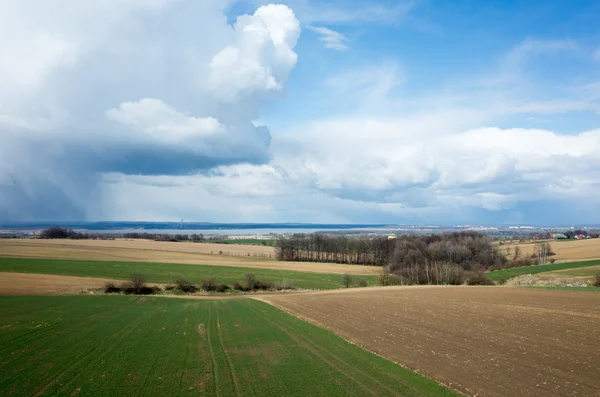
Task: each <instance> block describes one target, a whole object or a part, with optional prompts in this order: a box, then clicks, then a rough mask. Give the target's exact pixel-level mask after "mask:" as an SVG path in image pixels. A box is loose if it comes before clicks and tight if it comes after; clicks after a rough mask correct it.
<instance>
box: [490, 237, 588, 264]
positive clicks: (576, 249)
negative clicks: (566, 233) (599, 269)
mask: <svg viewBox="0 0 600 397" xmlns="http://www.w3.org/2000/svg"><path fill="white" fill-rule="evenodd" d="M549 243H550V245H551V246H552V250H553V251H554V252H555V253H556V255H555V256H552V258H553V259H556V260H557V261H560V262H574V261H585V260H592V259H600V238H592V239H585V240H552V241H549ZM516 246H518V247H519V248H520V249H521V252H522V254H523V255H532V254H533V253H534V249H535V244H534V243H523V244H511V245H502V246H500V247H499V249H500V250H501V251H506V249H507V247H508V248H509V249H510V250H511V251H514V249H515V247H516Z"/></svg>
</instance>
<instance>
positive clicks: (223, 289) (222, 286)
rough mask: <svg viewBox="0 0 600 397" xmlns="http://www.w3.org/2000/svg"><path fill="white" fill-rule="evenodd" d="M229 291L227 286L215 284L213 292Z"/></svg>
mask: <svg viewBox="0 0 600 397" xmlns="http://www.w3.org/2000/svg"><path fill="white" fill-rule="evenodd" d="M228 290H229V285H227V284H217V286H216V288H215V292H227V291H228Z"/></svg>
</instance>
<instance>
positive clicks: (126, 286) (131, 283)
mask: <svg viewBox="0 0 600 397" xmlns="http://www.w3.org/2000/svg"><path fill="white" fill-rule="evenodd" d="M161 291H162V288H160V287H157V286H155V287H151V286H149V285H147V284H146V279H145V278H144V276H142V275H141V274H139V273H131V276H129V280H128V281H126V282H124V283H123V284H122V285H121V286H116V285H115V284H114V283H107V284H105V285H104V292H106V293H124V294H126V295H130V294H133V295H151V294H156V293H159V292H161Z"/></svg>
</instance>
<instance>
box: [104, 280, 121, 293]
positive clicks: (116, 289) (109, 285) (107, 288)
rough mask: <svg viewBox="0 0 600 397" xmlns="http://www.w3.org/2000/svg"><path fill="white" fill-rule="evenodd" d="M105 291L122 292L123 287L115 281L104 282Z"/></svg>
mask: <svg viewBox="0 0 600 397" xmlns="http://www.w3.org/2000/svg"><path fill="white" fill-rule="evenodd" d="M104 292H105V293H107V294H114V293H119V292H121V288H119V287H117V286H116V285H115V284H114V283H106V284H104Z"/></svg>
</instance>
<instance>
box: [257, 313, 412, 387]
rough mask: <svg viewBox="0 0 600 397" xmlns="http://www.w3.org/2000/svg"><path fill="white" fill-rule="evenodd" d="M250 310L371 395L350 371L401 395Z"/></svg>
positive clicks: (287, 329)
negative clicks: (336, 363)
mask: <svg viewBox="0 0 600 397" xmlns="http://www.w3.org/2000/svg"><path fill="white" fill-rule="evenodd" d="M250 310H252V311H253V312H254V313H256V314H257V315H259V316H261V317H262V318H263V319H264V320H265V321H266V322H268V323H269V324H271V325H272V326H274V327H276V328H278V329H279V330H280V331H282V332H283V333H284V334H286V335H287V336H289V337H290V338H291V339H292V340H294V341H296V342H297V343H299V344H300V345H301V346H303V347H305V348H306V349H307V350H309V351H310V352H311V353H312V354H313V355H314V356H315V357H317V358H318V359H319V360H321V361H322V362H324V363H325V364H327V365H329V367H331V368H332V369H335V370H336V371H338V372H339V373H341V374H343V375H344V376H345V377H346V378H348V380H350V381H351V382H353V383H355V384H357V385H358V386H360V387H361V388H362V389H364V390H365V391H366V392H367V393H369V394H371V395H373V396H377V395H378V394H377V393H376V392H374V391H373V390H371V388H369V387H368V386H367V385H365V384H364V383H362V382H360V381H358V380H357V379H356V377H353V376H351V373H350V372H354V374H355V375H356V374H358V375H361V376H364V377H365V378H367V379H369V380H371V381H373V382H374V383H375V384H378V385H380V386H382V387H383V388H384V389H386V390H387V391H389V392H391V393H392V394H393V395H397V396H402V395H401V394H396V392H395V391H394V390H393V389H390V388H389V387H387V386H385V385H384V384H382V383H381V382H379V381H377V380H376V379H373V378H372V377H370V376H369V375H366V374H365V373H363V372H362V371H360V370H358V369H355V368H353V367H352V366H350V365H348V364H346V363H344V361H343V360H342V359H340V358H338V357H336V356H335V355H334V354H333V353H328V352H327V351H325V350H324V349H322V348H320V347H318V345H316V344H314V343H312V342H311V341H310V340H308V339H307V338H304V337H302V336H301V335H295V334H294V333H293V332H292V331H291V330H290V329H289V328H288V327H286V326H285V325H282V324H278V323H275V322H273V321H272V320H270V319H269V318H268V317H267V316H265V315H263V314H262V313H260V312H259V311H257V310H256V309H255V308H253V307H251V306H250ZM327 354H328V355H329V356H331V358H332V359H327V357H325V355H327ZM332 361H337V362H339V363H341V364H342V365H343V366H345V367H346V368H349V369H350V372H348V370H343V369H342V368H340V366H337V365H335V363H334V362H332Z"/></svg>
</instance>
